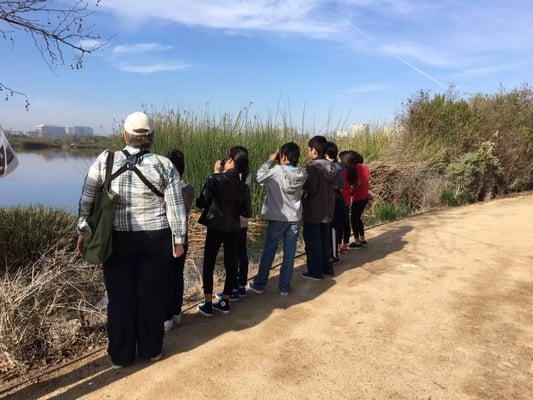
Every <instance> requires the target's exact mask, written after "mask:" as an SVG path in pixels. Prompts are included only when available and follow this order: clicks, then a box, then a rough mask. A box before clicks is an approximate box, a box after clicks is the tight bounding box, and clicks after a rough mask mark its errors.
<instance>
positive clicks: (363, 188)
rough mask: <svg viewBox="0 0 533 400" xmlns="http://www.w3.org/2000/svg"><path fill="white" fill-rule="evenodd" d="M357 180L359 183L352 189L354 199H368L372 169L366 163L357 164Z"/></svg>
mask: <svg viewBox="0 0 533 400" xmlns="http://www.w3.org/2000/svg"><path fill="white" fill-rule="evenodd" d="M355 171H356V172H357V180H358V182H359V184H358V185H357V186H354V187H353V189H352V200H353V201H361V200H368V182H369V180H370V171H369V170H368V167H367V166H366V165H365V164H355Z"/></svg>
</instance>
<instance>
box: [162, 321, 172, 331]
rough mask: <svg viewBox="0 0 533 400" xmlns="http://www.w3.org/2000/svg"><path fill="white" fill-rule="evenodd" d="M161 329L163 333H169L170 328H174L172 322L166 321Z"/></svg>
mask: <svg viewBox="0 0 533 400" xmlns="http://www.w3.org/2000/svg"><path fill="white" fill-rule="evenodd" d="M163 328H164V329H165V332H170V331H171V330H172V328H174V320H172V319H169V320H168V321H165V323H164V324H163Z"/></svg>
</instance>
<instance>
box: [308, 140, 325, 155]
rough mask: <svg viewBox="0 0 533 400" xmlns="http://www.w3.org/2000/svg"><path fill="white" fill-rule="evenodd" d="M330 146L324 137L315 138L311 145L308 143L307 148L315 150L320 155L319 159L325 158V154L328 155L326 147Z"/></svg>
mask: <svg viewBox="0 0 533 400" xmlns="http://www.w3.org/2000/svg"><path fill="white" fill-rule="evenodd" d="M327 144H328V140H327V139H326V138H325V137H324V136H320V135H317V136H313V137H312V138H311V139H310V140H309V143H307V146H309V148H310V149H315V150H316V152H317V153H318V158H324V154H326V146H327Z"/></svg>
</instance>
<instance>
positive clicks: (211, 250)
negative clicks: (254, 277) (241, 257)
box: [203, 228, 240, 295]
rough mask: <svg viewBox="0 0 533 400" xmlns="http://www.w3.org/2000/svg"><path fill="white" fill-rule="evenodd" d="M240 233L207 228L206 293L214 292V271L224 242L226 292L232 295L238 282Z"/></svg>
mask: <svg viewBox="0 0 533 400" xmlns="http://www.w3.org/2000/svg"><path fill="white" fill-rule="evenodd" d="M239 234H240V231H236V232H221V231H215V230H213V229H209V228H207V235H206V237H205V247H204V268H203V281H204V293H205V294H209V293H213V272H214V271H215V265H216V262H217V255H218V250H219V249H220V245H221V244H224V268H225V269H226V281H225V282H224V294H225V295H230V294H231V292H232V291H233V289H234V288H235V285H236V283H237V262H238V247H239Z"/></svg>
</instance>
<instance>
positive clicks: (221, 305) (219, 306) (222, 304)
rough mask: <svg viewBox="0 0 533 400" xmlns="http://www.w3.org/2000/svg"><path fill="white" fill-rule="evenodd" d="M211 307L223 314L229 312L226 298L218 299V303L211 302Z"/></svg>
mask: <svg viewBox="0 0 533 400" xmlns="http://www.w3.org/2000/svg"><path fill="white" fill-rule="evenodd" d="M213 309H214V310H217V311H220V312H221V313H223V314H229V302H228V301H227V300H226V299H220V301H219V302H218V303H215V304H213Z"/></svg>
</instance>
